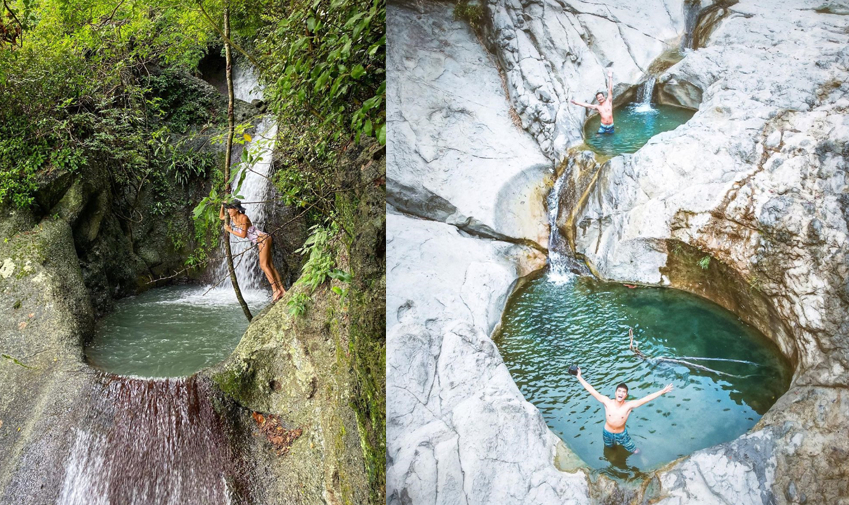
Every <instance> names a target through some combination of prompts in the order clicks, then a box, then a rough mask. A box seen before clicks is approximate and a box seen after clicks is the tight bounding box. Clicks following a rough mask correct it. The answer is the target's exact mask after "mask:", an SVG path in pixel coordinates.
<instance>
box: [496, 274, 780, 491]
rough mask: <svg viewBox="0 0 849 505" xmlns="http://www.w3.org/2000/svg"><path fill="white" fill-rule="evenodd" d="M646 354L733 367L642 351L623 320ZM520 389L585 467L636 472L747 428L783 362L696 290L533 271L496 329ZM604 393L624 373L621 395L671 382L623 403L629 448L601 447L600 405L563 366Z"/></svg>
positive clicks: (769, 396)
mask: <svg viewBox="0 0 849 505" xmlns="http://www.w3.org/2000/svg"><path fill="white" fill-rule="evenodd" d="M629 327H632V328H633V329H634V334H635V338H636V340H637V341H638V342H639V348H640V350H641V351H642V352H643V353H644V354H645V355H647V356H651V357H661V356H663V357H669V358H679V359H680V358H684V359H686V358H687V357H696V358H720V359H734V360H744V361H749V362H751V364H750V363H736V362H728V361H708V360H690V361H692V362H693V363H696V364H700V365H704V366H707V367H708V368H712V369H714V370H717V371H720V372H725V373H727V374H732V375H737V376H740V377H731V376H723V375H719V374H716V373H711V372H706V371H702V370H694V369H691V368H689V367H687V366H684V365H680V364H675V363H669V362H657V361H647V360H643V359H640V358H639V357H637V356H636V355H635V354H634V353H633V352H632V351H631V350H629V339H628V328H629ZM496 340H497V343H498V346H499V350H500V351H501V354H502V356H503V358H504V362H505V363H506V365H507V367H508V368H509V369H510V373H511V374H512V375H513V378H514V379H515V380H516V384H517V385H518V386H519V389H520V390H521V391H522V393H523V394H524V395H525V398H526V399H527V400H528V401H530V402H531V403H533V404H534V405H536V406H537V407H538V408H539V409H540V411H541V412H542V414H543V417H544V418H545V420H546V422H547V423H548V425H549V427H550V428H551V429H552V430H553V431H554V432H555V433H556V434H557V435H559V436H560V437H561V438H562V439H563V440H564V442H565V443H566V444H567V445H568V446H569V447H570V448H571V449H572V450H573V451H574V452H575V453H576V454H577V455H578V456H580V457H581V458H582V459H583V460H584V461H585V462H586V463H587V464H588V465H589V466H590V467H592V468H595V469H598V470H599V471H601V472H603V473H606V474H608V475H610V476H611V477H614V478H618V479H625V480H629V479H634V478H638V477H641V475H642V472H644V471H646V470H651V469H654V468H656V467H658V466H660V465H662V464H665V463H667V462H670V461H672V460H674V459H676V458H678V457H680V456H685V455H687V454H690V453H692V452H694V451H696V450H698V449H702V448H705V447H709V446H712V445H715V444H718V443H721V442H726V441H729V440H733V439H734V438H737V437H738V436H740V435H742V434H743V433H745V432H746V431H748V430H749V429H750V428H751V427H752V426H754V425H755V423H757V422H758V420H759V419H760V418H761V416H762V415H763V414H764V413H765V412H766V411H767V410H768V409H769V408H770V407H771V406H772V405H773V403H775V401H776V399H777V398H778V397H779V396H781V395H782V394H783V393H784V392H785V391H786V390H787V388H788V387H789V384H790V379H791V375H792V371H791V369H790V366H789V363H788V362H787V360H786V359H785V358H784V357H783V356H782V355H781V354H780V352H779V350H778V348H777V346H775V345H774V344H773V343H772V342H771V341H770V340H768V339H767V338H766V337H765V336H763V335H762V334H761V333H759V332H758V331H757V330H755V329H754V328H752V327H751V326H748V325H746V324H745V323H743V322H741V321H740V320H739V319H738V318H737V317H736V316H735V315H734V314H732V313H730V312H728V311H726V310H725V309H723V308H722V307H720V306H718V305H716V304H714V303H711V302H709V301H707V300H704V299H702V298H699V297H696V296H694V295H690V294H688V293H684V292H681V291H676V290H671V289H663V288H637V289H629V288H627V287H625V286H623V285H620V284H613V283H604V282H599V281H597V280H595V279H592V278H586V277H573V278H571V279H570V280H568V281H562V280H558V281H555V280H553V279H550V278H549V276H548V274H547V273H543V274H542V275H539V274H537V276H536V277H535V278H533V280H531V281H530V282H528V283H527V284H525V285H524V286H522V287H521V288H520V289H519V290H517V292H516V293H514V295H513V296H512V297H511V298H510V300H509V302H508V304H507V308H506V310H505V313H504V316H503V318H502V332H501V334H500V335H499V336H498V337H497V339H496ZM573 363H574V364H577V365H580V367H581V371H582V373H583V376H584V379H586V380H587V381H588V382H589V383H590V384H592V385H593V386H594V387H595V388H596V390H598V391H599V392H600V393H601V394H603V395H606V396H609V397H613V395H614V388H615V386H616V384H618V383H620V382H625V383H627V384H628V386H629V388H630V391H629V393H630V396H629V399H630V400H632V399H636V398H640V397H643V396H645V395H647V394H650V393H653V392H655V391H657V390H659V389H662V388H663V387H664V386H665V385H666V384H669V383H672V384H673V386H674V388H675V389H674V390H673V391H671V392H670V393H667V394H666V395H663V396H661V397H660V398H658V399H656V400H654V401H653V402H651V403H648V404H646V405H643V406H642V407H639V408H637V409H635V410H634V411H633V413H632V414H631V416H630V418H629V419H628V423H627V427H628V431H629V433H630V435H631V438H632V439H633V440H634V442H635V443H636V444H637V447H638V448H640V451H641V452H640V453H638V454H633V455H632V454H629V453H627V451H625V450H624V449H622V448H621V447H616V448H614V449H613V450H609V449H608V450H605V448H604V444H603V442H602V426H603V425H604V407H603V406H602V404H601V403H600V402H598V401H596V400H595V399H594V398H592V397H591V396H590V394H589V393H587V392H586V390H584V389H583V387H581V385H580V384H579V383H578V381H577V379H576V378H575V377H574V376H572V375H569V374H568V372H567V370H568V368H569V365H570V364H573Z"/></svg>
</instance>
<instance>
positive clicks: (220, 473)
mask: <svg viewBox="0 0 849 505" xmlns="http://www.w3.org/2000/svg"><path fill="white" fill-rule="evenodd" d="M91 398H92V403H93V405H92V412H91V415H90V416H89V423H88V424H89V425H88V426H85V427H80V428H75V429H74V442H73V447H72V449H71V454H70V457H69V458H68V462H67V466H66V470H65V480H64V482H63V483H62V490H61V493H60V496H59V500H58V502H57V503H58V505H109V504H119V503H120V504H122V505H149V504H163V505H194V504H198V505H200V504H229V503H230V496H229V494H230V492H229V490H228V485H227V481H226V479H227V478H233V476H234V475H235V468H234V465H233V464H232V462H233V461H234V457H233V454H232V451H231V449H230V445H229V443H228V440H227V437H226V435H225V433H224V430H223V429H222V426H221V425H220V421H219V416H218V414H217V413H216V412H215V409H214V407H213V405H212V403H211V401H210V393H209V391H207V390H206V387H205V386H204V384H202V383H201V382H200V381H198V380H196V379H194V378H187V379H138V378H129V377H119V376H107V375H104V376H103V377H102V381H100V382H99V383H97V384H95V386H94V388H93V391H92V395H91Z"/></svg>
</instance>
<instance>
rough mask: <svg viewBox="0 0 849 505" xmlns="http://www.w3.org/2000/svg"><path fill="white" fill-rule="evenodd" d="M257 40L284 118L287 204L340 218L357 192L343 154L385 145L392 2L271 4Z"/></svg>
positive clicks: (280, 174)
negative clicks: (344, 201)
mask: <svg viewBox="0 0 849 505" xmlns="http://www.w3.org/2000/svg"><path fill="white" fill-rule="evenodd" d="M266 6H267V7H266V12H267V13H266V14H265V16H264V19H265V20H266V21H267V22H268V25H267V26H266V27H264V28H262V29H261V30H260V31H259V37H258V38H257V40H256V49H257V52H258V54H259V56H258V59H259V63H260V65H261V68H260V74H261V78H262V80H263V81H264V82H265V83H266V85H267V87H266V89H265V97H266V99H267V101H268V104H269V107H270V110H271V111H272V112H274V114H275V115H276V117H277V119H278V125H279V132H278V144H277V158H276V159H277V160H279V161H277V162H276V163H275V179H274V182H275V185H276V186H277V189H278V192H279V193H280V194H281V195H283V197H284V203H286V204H287V205H294V206H298V207H302V208H305V209H310V213H311V214H312V215H313V219H314V221H313V222H318V221H320V220H322V219H324V218H327V217H335V209H334V206H335V198H336V195H337V194H338V193H340V192H342V191H348V190H350V186H349V184H348V182H349V181H347V180H346V178H345V177H344V174H341V173H340V172H339V167H338V163H337V156H338V154H339V153H340V152H342V151H344V150H346V149H347V148H349V146H351V145H353V144H356V143H358V142H360V141H361V140H362V138H363V137H373V138H376V139H377V140H378V141H379V142H380V143H382V144H383V143H385V142H386V70H385V69H386V63H385V59H386V35H385V23H386V2H385V0H295V1H281V0H268V1H267V3H266Z"/></svg>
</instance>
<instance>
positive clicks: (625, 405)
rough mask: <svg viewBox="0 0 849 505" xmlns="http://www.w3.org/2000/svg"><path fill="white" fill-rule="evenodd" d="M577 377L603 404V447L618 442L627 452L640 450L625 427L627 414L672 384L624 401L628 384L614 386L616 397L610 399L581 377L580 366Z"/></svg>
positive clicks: (666, 391) (660, 393)
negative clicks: (655, 391)
mask: <svg viewBox="0 0 849 505" xmlns="http://www.w3.org/2000/svg"><path fill="white" fill-rule="evenodd" d="M577 377H578V381H579V382H580V383H581V385H582V386H584V389H586V390H587V391H589V392H590V394H591V395H593V398H595V399H596V400H598V401H600V402H601V403H602V404H604V417H605V420H604V431H602V436H603V438H604V445H605V447H613V446H614V445H616V444H618V445H621V446H622V447H624V448H625V449H626V450H627V451H628V452H633V453H635V454H636V453H638V452H640V450H639V449H637V447H636V446H635V445H634V441H633V440H631V437H630V436H629V435H628V428H626V427H625V421H627V420H628V416H629V415H631V411H632V410H634V409H635V408H637V407H639V406H640V405H645V404H646V403H648V402H650V401H652V400H654V399H655V398H657V397H659V396H660V395H663V394H666V393H668V392H670V391H672V384H670V385H668V386H666V387H665V388H663V389H661V390H660V391H658V392H657V393H652V394H650V395H648V396H645V397H643V398H640V399H639V400H631V401H630V402H626V401H625V399H626V398H628V386H626V385H625V383H622V384H619V385H618V386H616V398H615V399H611V398H608V397H606V396H602V394H601V393H599V392H598V391H596V390H595V389H593V387H592V386H590V384H589V382H587V381H585V380H584V378H583V377H581V369H580V368H578V375H577Z"/></svg>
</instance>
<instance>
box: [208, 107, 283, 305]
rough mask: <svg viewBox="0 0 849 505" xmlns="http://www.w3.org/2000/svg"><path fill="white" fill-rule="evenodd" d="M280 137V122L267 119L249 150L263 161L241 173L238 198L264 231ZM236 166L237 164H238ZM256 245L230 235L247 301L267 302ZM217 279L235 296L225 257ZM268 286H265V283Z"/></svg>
mask: <svg viewBox="0 0 849 505" xmlns="http://www.w3.org/2000/svg"><path fill="white" fill-rule="evenodd" d="M276 136H277V123H275V122H274V120H273V119H271V118H270V117H265V118H263V119H262V121H260V123H259V125H257V128H256V134H255V135H254V137H253V138H252V140H251V142H250V144H249V145H246V146H245V149H247V150H248V152H249V153H250V154H251V155H252V156H257V157H259V158H261V159H260V161H258V162H257V163H256V164H255V165H253V166H252V167H249V168H246V167H243V168H242V169H241V170H242V171H244V170H247V174H245V179H244V182H243V183H242V186H241V188H240V189H239V191H238V196H241V197H242V198H240V200H242V204H243V205H244V207H245V209H246V214H247V216H248V217H249V218H250V219H251V223H253V225H254V226H256V227H257V228H259V229H260V230H264V231H268V230H265V229H264V228H263V226H264V225H265V218H266V216H265V208H266V206H265V200H266V197H267V195H268V190H269V183H268V173H269V170H270V169H271V155H272V150H273V148H274V139H275V137H276ZM234 166H235V165H234ZM240 178H241V174H239V175H237V176H236V179H235V180H236V181H238V180H239V179H240ZM253 247H254V245H253V244H252V243H251V242H250V241H249V240H247V239H242V238H239V237H236V236H235V235H230V249H231V251H232V253H233V267H234V268H235V270H236V279H237V281H238V282H239V287H240V288H241V289H242V290H243V291H244V292H246V293H245V294H246V298H251V299H265V298H266V294H265V292H264V291H262V289H263V288H264V287H267V284H268V283H267V281H266V280H265V277H264V276H263V274H262V271H261V270H260V269H259V268H258V267H257V258H258V256H257V254H256V252H251V251H250V249H251V248H253ZM216 277H217V278H218V279H224V281H223V282H222V283H221V286H220V288H219V289H222V290H225V291H226V292H228V293H232V292H233V290H232V286H231V285H230V277H229V274H228V270H227V258H226V257H223V258H222V260H221V263H220V264H219V266H218V269H217V272H216ZM263 283H265V284H263Z"/></svg>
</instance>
